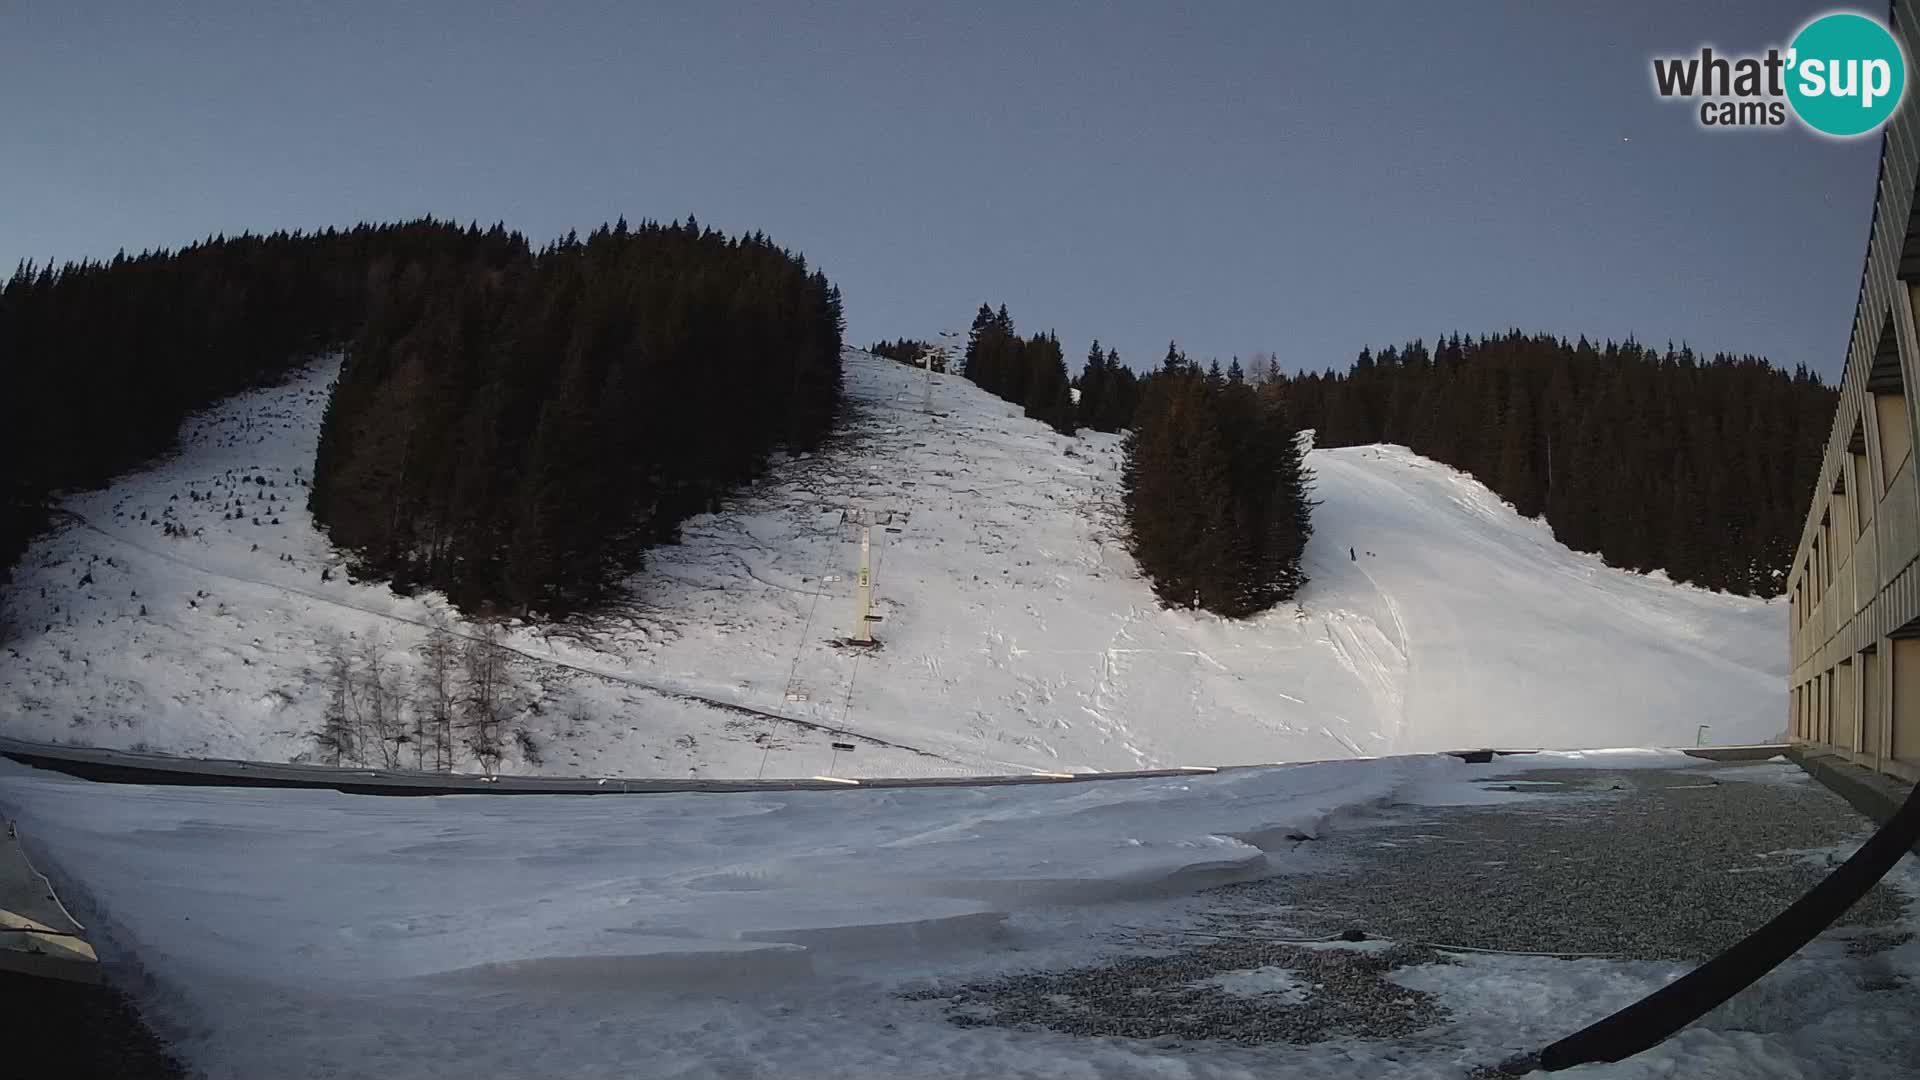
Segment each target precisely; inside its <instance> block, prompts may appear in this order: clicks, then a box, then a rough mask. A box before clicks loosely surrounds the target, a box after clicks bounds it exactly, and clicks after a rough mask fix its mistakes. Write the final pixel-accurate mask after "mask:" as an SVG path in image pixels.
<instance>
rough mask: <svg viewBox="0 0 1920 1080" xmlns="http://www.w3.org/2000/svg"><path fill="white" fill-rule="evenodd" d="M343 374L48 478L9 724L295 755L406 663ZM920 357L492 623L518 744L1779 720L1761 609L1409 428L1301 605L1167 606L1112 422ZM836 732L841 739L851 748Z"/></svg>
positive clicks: (1326, 471) (1193, 760)
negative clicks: (862, 631) (353, 524)
mask: <svg viewBox="0 0 1920 1080" xmlns="http://www.w3.org/2000/svg"><path fill="white" fill-rule="evenodd" d="M330 374H331V368H330V367H329V366H328V365H325V364H320V365H315V366H314V367H312V368H310V369H308V370H307V371H306V372H305V373H304V374H302V375H300V376H299V377H297V378H295V379H293V380H292V381H290V382H288V383H287V384H285V385H283V386H280V387H275V388H271V389H265V390H260V391H256V392H252V393H248V394H244V395H241V396H239V397H236V398H234V399H232V400H230V401H228V402H226V403H224V404H222V405H221V406H219V407H218V408H215V409H213V410H211V411H209V412H208V413H206V414H204V415H202V416H199V417H196V418H194V419H192V420H190V421H189V422H188V423H187V424H186V425H185V426H184V429H183V432H182V440H181V450H180V452H179V453H177V454H176V455H174V456H172V457H171V458H170V459H168V460H165V461H162V462H158V463H156V464H154V465H153V466H151V467H150V468H147V469H145V470H143V471H140V472H138V473H136V474H133V475H130V476H127V477H124V478H122V479H121V480H120V481H118V482H116V483H115V484H113V485H112V486H110V487H109V488H107V489H105V490H102V491H98V492H91V493H85V494H79V495H76V496H73V497H72V498H69V499H68V500H67V501H66V503H65V506H66V509H67V510H68V511H69V512H71V513H72V514H74V515H77V517H76V518H75V520H74V522H73V523H72V524H71V525H69V526H68V527H66V528H64V529H62V530H61V531H59V532H57V533H55V534H53V535H51V536H49V537H47V538H44V539H43V540H41V541H40V542H38V543H37V544H35V546H34V547H33V548H32V549H31V550H30V551H29V552H28V553H27V555H26V556H25V558H24V559H23V560H22V561H21V564H20V566H19V567H18V569H17V572H16V576H15V582H14V584H13V585H12V587H11V589H10V593H9V596H8V598H7V608H8V610H9V611H10V612H11V613H12V617H13V619H14V622H15V624H16V625H15V635H14V638H13V640H12V641H11V642H10V643H9V650H8V653H7V655H6V657H5V658H4V664H3V665H0V732H3V733H5V734H9V735H13V736H15V737H20V738H29V739H39V740H51V741H62V742H75V743H90V744H95V745H102V746H113V747H122V748H127V747H131V748H143V749H152V750H159V751H166V752H175V753H181V754H189V755H204V756H223V757H251V758H264V759H277V760H288V759H298V758H301V757H303V756H306V755H311V754H312V753H313V751H314V745H315V744H314V741H313V738H312V736H313V733H314V732H315V731H316V729H317V728H318V727H319V722H320V715H321V710H322V707H323V705H324V703H325V701H326V698H327V693H326V689H325V687H324V686H323V685H322V680H321V678H320V671H321V668H322V665H323V654H324V653H325V651H326V648H327V642H328V641H329V639H331V638H333V637H336V636H340V635H346V636H350V637H351V638H352V639H353V641H354V642H355V643H356V645H358V644H360V643H364V642H366V641H368V640H371V641H372V642H373V643H374V646H375V648H376V649H377V650H378V651H381V652H383V653H384V654H385V655H386V657H387V662H388V663H390V664H392V665H393V666H394V667H395V669H396V670H401V671H404V670H407V669H410V668H411V666H412V665H413V664H414V663H415V662H416V660H415V651H416V650H417V648H418V646H419V645H420V643H421V641H422V640H423V639H424V636H425V630H424V626H425V624H426V623H428V622H429V621H430V620H431V619H432V618H434V617H435V616H436V615H437V614H443V613H445V612H446V605H445V604H444V603H443V602H441V601H440V600H439V599H438V598H437V597H432V596H426V597H415V598H405V597H399V596H396V595H394V594H393V593H392V592H391V591H389V590H387V589H386V588H384V587H382V586H380V585H378V584H371V583H367V584H359V583H353V582H349V581H347V580H345V576H344V575H343V574H342V573H341V572H340V570H339V559H338V557H337V554H336V553H335V552H334V551H333V550H332V549H331V547H330V546H329V545H328V544H327V542H326V539H325V537H324V536H322V535H321V534H320V533H319V532H318V531H317V530H316V529H315V528H314V526H313V523H312V521H311V519H310V518H309V517H308V515H307V514H306V511H305V508H304V506H305V497H306V488H305V486H304V484H305V479H306V477H308V476H310V475H311V473H310V470H311V466H312V457H313V447H314V442H315V438H316V433H317V426H318V422H319V416H320V410H321V408H322V407H323V405H324V403H325V398H326V387H327V383H328V380H329V378H330ZM921 380H922V376H921V375H920V374H919V373H918V372H916V371H914V370H912V369H909V368H906V367H903V366H901V365H897V364H894V363H892V362H891V361H887V360H883V359H879V358H875V357H872V356H870V355H868V354H866V353H862V352H857V351H850V352H849V353H848V356H847V392H848V397H849V399H850V402H851V409H850V415H849V417H848V420H847V424H846V434H845V437H844V438H843V439H842V440H840V441H839V442H838V443H836V444H835V445H832V446H829V447H828V448H826V449H824V450H822V451H821V452H819V453H817V454H813V455H809V456H806V457H802V458H798V459H793V460H783V461H780V462H777V463H776V464H775V465H774V466H773V468H772V470H771V472H770V475H769V477H768V478H767V479H766V481H764V482H763V483H761V484H759V485H758V486H756V487H755V488H754V489H753V490H751V491H749V492H746V493H743V494H742V495H741V496H740V497H738V498H737V499H735V500H733V502H732V503H731V504H730V505H729V506H728V507H727V508H726V509H725V510H723V511H722V512H720V513H718V514H713V515H707V516H703V517H701V518H697V519H695V520H693V521H691V522H689V523H688V524H687V526H686V528H685V542H684V543H683V544H681V545H679V546H675V547H667V548H663V549H660V550H658V551H657V552H656V553H655V554H654V556H653V558H652V562H651V565H650V566H649V568H648V569H647V570H646V571H645V572H644V573H642V574H640V575H639V576H638V577H637V578H636V579H635V580H634V582H633V583H632V593H633V597H634V601H635V602H634V604H633V605H632V608H631V610H628V611H625V612H622V613H620V614H619V615H617V616H608V617H605V618H601V619H598V620H596V621H595V622H594V623H593V624H592V625H586V626H576V627H568V628H564V631H556V629H555V628H551V627H546V628H540V627H525V626H522V627H517V628H515V629H514V630H513V632H512V634H511V636H510V641H511V643H512V645H513V646H514V647H515V648H517V649H518V650H520V651H521V652H522V653H524V654H525V656H526V659H525V661H524V663H522V665H521V675H522V678H523V679H524V680H525V681H526V684H527V687H528V700H530V701H532V702H535V703H537V706H538V708H537V711H534V710H529V711H528V712H527V713H526V714H524V715H523V716H522V717H521V718H520V719H519V721H518V722H517V725H516V726H517V727H519V728H520V729H522V730H524V731H525V732H526V734H527V736H528V739H527V741H526V742H525V743H521V742H517V741H510V745H509V753H508V758H507V761H506V763H505V769H506V770H507V771H516V772H547V773H561V774H579V773H586V774H601V775H670V776H689V775H692V776H740V775H746V776H754V775H765V776H806V775H812V774H817V773H822V772H827V771H833V772H835V773H837V774H839V775H851V776H861V775H869V776H871V775H927V774H968V773H1004V772H1020V771H1028V770H1062V769H1065V770H1109V769H1130V768H1140V767H1156V766H1178V765H1186V764H1222V763H1247V762H1269V761H1299V760H1309V759H1325V758H1345V757H1357V756H1367V755H1378V754H1387V753H1408V752H1423V751H1431V750H1437V749H1447V748H1457V747H1464V746H1479V745H1495V746H1510V747H1533V746H1549V747H1593V746H1621V745H1676V744H1685V745H1691V744H1693V743H1694V741H1695V739H1696V735H1697V728H1698V726H1699V725H1701V724H1707V725H1711V728H1710V731H1709V732H1708V733H1707V740H1708V741H1709V742H1716V743H1723V744H1724V743H1737V742H1754V741H1764V740H1767V739H1770V738H1772V737H1774V736H1776V735H1777V734H1778V733H1779V732H1780V731H1781V730H1782V729H1783V728H1784V726H1785V724H1784V720H1783V718H1782V708H1783V706H1782V702H1783V701H1784V698H1783V696H1782V695H1781V693H1780V687H1781V686H1782V685H1783V682H1782V680H1783V679H1784V675H1785V648H1784V641H1785V630H1786V628H1785V617H1786V607H1785V605H1784V604H1781V603H1778V602H1775V603H1762V602H1759V601H1754V600H1750V599H1744V598H1738V597H1732V596H1727V595H1723V594H1715V593H1708V592H1704V591H1701V590H1698V589H1693V588H1686V587H1678V586H1674V585H1672V584H1670V583H1668V582H1666V581H1664V580H1662V579H1660V578H1659V577H1658V576H1643V575H1634V574H1629V573H1624V572H1621V571H1617V570H1612V569H1608V568H1607V567H1605V566H1604V565H1602V564H1601V563H1600V561H1599V560H1598V559H1596V558H1594V557H1591V556H1587V555H1582V554H1578V553H1574V552H1570V551H1568V550H1567V549H1565V548H1564V547H1562V546H1561V545H1559V544H1557V543H1556V542H1555V541H1554V540H1553V538H1552V535H1551V533H1550V531H1549V530H1548V529H1547V528H1546V526H1545V525H1544V524H1541V523H1539V522H1535V521H1526V520H1522V519H1520V518H1519V517H1518V516H1516V515H1515V514H1514V513H1513V512H1512V510H1511V509H1509V508H1508V507H1506V506H1505V505H1504V504H1502V503H1501V502H1500V501H1499V500H1498V498H1496V497H1495V496H1493V495H1492V494H1491V493H1490V492H1489V491H1488V490H1487V489H1486V488H1485V487H1484V486H1482V485H1481V484H1479V483H1477V482H1475V481H1473V480H1472V479H1470V478H1468V477H1466V476H1464V475H1462V474H1460V473H1458V472H1456V471H1454V470H1452V469H1449V468H1446V467H1443V466H1440V465H1437V464H1435V463H1433V462H1430V461H1427V460H1425V459H1423V458H1420V457H1418V456H1416V455H1414V454H1412V453H1410V452H1409V451H1407V450H1405V449H1403V448H1400V447H1391V446H1383V447H1359V448H1348V449H1338V450H1317V451H1314V452H1313V453H1312V454H1311V455H1310V457H1309V465H1310V466H1311V467H1312V469H1313V470H1314V473H1315V475H1316V478H1317V481H1316V497H1317V498H1318V499H1319V500H1320V506H1319V507H1318V509H1317V510H1316V511H1315V514H1314V523H1315V530H1316V532H1315V537H1314V540H1313V543H1312V545H1311V546H1310V548H1309V550H1308V564H1309V566H1308V568H1309V571H1310V573H1311V574H1312V578H1313V580H1312V583H1311V584H1310V585H1309V586H1308V587H1307V589H1306V590H1304V591H1303V592H1302V594H1301V595H1300V597H1299V602H1298V604H1297V605H1286V606H1284V607H1283V608H1282V609H1280V610H1276V611H1273V612H1270V613H1268V614H1266V615H1264V616H1262V617H1260V618H1257V619H1253V620H1250V621H1247V622H1243V623H1230V622H1225V621H1222V620H1220V619H1217V618H1214V617H1212V616H1208V615H1205V614H1195V613H1188V612H1167V611H1162V610H1160V609H1159V608H1158V607H1157V606H1156V604H1155V603H1154V601H1153V597H1152V595H1151V593H1150V592H1149V590H1148V589H1147V587H1146V585H1145V583H1144V582H1143V581H1142V580H1141V579H1140V577H1139V575H1138V572H1137V570H1136V569H1135V567H1134V564H1133V561H1132V559H1131V558H1130V557H1129V556H1128V555H1127V553H1126V551H1125V548H1124V545H1123V543H1122V540H1121V538H1120V534H1119V529H1120V512H1119V505H1118V501H1119V482H1118V471H1119V460H1120V452H1119V440H1118V439H1117V438H1115V437H1112V436H1104V435H1099V434H1095V433H1085V434H1083V435H1082V436H1081V437H1080V438H1078V439H1067V438H1064V437H1062V436H1059V435H1057V434H1055V433H1053V432H1052V431H1050V430H1049V429H1047V428H1046V427H1045V426H1043V425H1041V424H1038V423H1035V422H1033V421H1030V420H1027V419H1025V418H1024V417H1022V416H1020V415H1019V411H1018V410H1017V409H1016V408H1015V407H1013V406H1010V405H1008V404H1006V403H1005V402H1002V401H999V400H997V399H995V398H993V397H991V396H989V395H986V394H983V393H981V392H979V391H978V390H977V389H976V388H974V387H973V386H972V385H971V384H968V383H966V382H965V381H964V380H961V379H959V378H958V377H945V376H936V377H935V383H936V385H935V409H936V415H933V416H928V415H925V414H923V413H922V412H921V411H920V403H921V399H922V388H921ZM859 515H865V516H867V517H869V518H870V519H871V520H873V521H875V522H876V524H875V526H874V527H873V529H872V545H873V551H872V565H873V582H874V591H875V613H876V614H878V615H879V616H880V621H879V622H877V623H875V624H874V625H875V630H876V634H877V636H878V637H879V638H881V639H882V642H883V644H882V646H881V647H880V648H879V649H877V650H873V651H868V652H862V651H856V650H852V649H848V648H845V647H842V646H840V645H837V644H836V643H835V641H834V639H836V638H840V637H844V636H845V635H846V634H847V633H848V630H849V623H850V619H851V616H852V611H853V603H852V598H853V577H854V571H855V568H856V565H857V558H858V555H857V552H858V530H857V528H856V527H855V526H854V525H852V524H849V521H850V520H851V519H852V518H854V517H856V516H859ZM1349 548H1352V549H1353V550H1354V552H1355V553H1356V555H1357V558H1353V559H1350V558H1349V556H1348V550H1349ZM323 577H324V578H325V579H324V580H323ZM143 612H144V613H143ZM809 725H810V726H809ZM834 731H844V732H845V733H846V735H845V736H844V739H845V741H848V742H852V743H854V744H855V745H856V746H857V747H858V749H857V750H856V751H855V752H853V753H841V754H837V755H836V754H835V753H834V751H833V750H832V749H831V747H830V745H829V744H830V742H832V741H836V740H837V739H840V738H843V737H842V736H835V735H833V734H832V732H834ZM462 768H465V769H471V768H473V763H472V761H471V760H466V761H463V762H462Z"/></svg>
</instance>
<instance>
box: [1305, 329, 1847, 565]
mask: <svg viewBox="0 0 1920 1080" xmlns="http://www.w3.org/2000/svg"><path fill="white" fill-rule="evenodd" d="M1280 385H1281V392H1282V393H1283V394H1284V397H1285V399H1286V402H1287V408H1288V411H1289V413H1290V415H1292V416H1293V417H1294V418H1295V419H1296V420H1297V421H1298V423H1299V425H1300V426H1301V427H1306V428H1313V429H1315V431H1316V438H1315V442H1316V444H1317V445H1320V446H1354V445H1364V444H1367V443H1379V442H1386V443H1398V444H1401V445H1404V446H1407V447H1409V448H1411V449H1412V450H1414V451H1415V452H1417V453H1419V454H1422V455H1424V456H1426V457H1430V458H1433V459H1434V460H1436V461H1440V462H1444V463H1446V464H1448V465H1452V466H1454V467H1455V468H1458V469H1461V470H1463V471H1465V472H1468V473H1471V474H1472V475H1473V476H1474V477H1476V478H1477V479H1479V480H1480V481H1481V482H1482V483H1484V484H1486V485H1487V486H1488V487H1490V488H1492V489H1493V490H1494V491H1495V492H1497V493H1499V495H1500V496H1501V498H1503V499H1505V500H1507V501H1508V502H1509V503H1512V504H1513V506H1514V508H1515V509H1517V510H1518V511H1519V512H1520V513H1521V514H1524V515H1526V516H1529V517H1532V516H1536V515H1541V514H1544V515H1545V516H1546V520H1547V522H1548V524H1550V525H1551V526H1552V527H1553V531H1554V535H1555V536H1556V537H1557V538H1558V539H1559V540H1560V542H1561V543H1563V544H1566V545H1567V546H1568V547H1571V548H1573V549H1575V550H1578V551H1590V552H1597V553H1598V554H1600V555H1601V556H1602V557H1604V558H1605V559H1606V560H1607V562H1608V563H1609V564H1611V565H1614V566H1619V567H1624V568H1627V569H1631V570H1653V569H1656V568H1658V569H1664V570H1666V571H1667V573H1668V574H1669V575H1670V576H1671V577H1673V578H1674V579H1675V580H1677V581H1684V582H1691V583H1694V584H1697V585H1702V586H1705V587H1708V588H1714V589H1724V590H1726V591H1728V592H1733V593H1739V594H1744V595H1752V596H1763V597H1764V596H1775V595H1778V594H1779V593H1780V591H1781V589H1782V588H1783V586H1784V583H1785V580H1786V578H1785V574H1786V570H1787V566H1788V563H1789V562H1790V561H1791V559H1792V558H1793V550H1794V546H1795V544H1796V543H1797V542H1798V540H1799V536H1800V528H1801V525H1802V524H1803V522H1804V519H1805V515H1806V508H1807V499H1808V495H1809V493H1810V492H1811V491H1812V489H1813V483H1814V479H1815V474H1816V472H1817V470H1818V469H1819V465H1820V455H1821V447H1822V445H1823V443H1824V442H1825V440H1826V437H1827V434H1828V428H1829V426H1830V425H1831V424H1832V421H1833V410H1834V407H1835V401H1836V394H1835V392H1834V391H1833V390H1832V389H1830V388H1828V387H1827V386H1825V385H1823V384H1822V383H1821V381H1820V378H1819V377H1818V376H1817V375H1814V374H1811V373H1809V372H1808V371H1807V370H1806V369H1805V368H1804V367H1801V368H1797V369H1796V370H1794V371H1792V372H1786V371H1783V370H1781V369H1779V368H1776V367H1773V366H1772V365H1770V364H1768V363H1767V362H1766V361H1765V360H1763V359H1760V358H1758V357H1754V356H1726V355H1716V356H1714V357H1712V358H1711V359H1707V358H1703V357H1700V356H1696V355H1695V354H1694V353H1693V352H1692V351H1691V350H1690V349H1686V348H1680V349H1675V348H1673V347H1671V346H1669V347H1668V348H1666V349H1665V350H1657V349H1649V348H1645V347H1643V346H1641V345H1640V344H1638V343H1636V342H1633V341H1631V340H1629V341H1626V342H1624V343H1614V342H1611V341H1609V342H1606V343H1605V344H1601V345H1595V344H1593V343H1592V342H1590V341H1588V340H1587V339H1586V338H1584V337H1582V338H1580V339H1579V340H1577V341H1573V342H1569V341H1566V340H1564V339H1560V338H1556V337H1553V336H1551V335H1528V334H1522V333H1520V332H1518V331H1514V332H1510V333H1507V334H1503V335H1497V336H1488V337H1482V338H1477V339H1476V338H1471V337H1461V336H1459V335H1457V334H1456V335H1454V336H1451V337H1448V338H1446V339H1444V340H1442V341H1441V342H1439V343H1438V345H1436V346H1435V347H1434V348H1433V349H1431V350H1429V349H1428V348H1427V346H1426V345H1424V344H1423V343H1421V342H1419V341H1415V342H1412V343H1410V344H1407V345H1404V346H1401V347H1398V348H1396V347H1392V346H1389V347H1387V348H1385V349H1382V350H1381V351H1380V352H1378V353H1374V352H1372V351H1371V350H1362V352H1361V353H1360V356H1359V358H1358V360H1357V361H1356V362H1355V363H1354V364H1353V366H1352V368H1351V369H1349V370H1348V371H1346V372H1344V373H1334V372H1326V373H1310V374H1301V375H1296V376H1291V377H1282V378H1281V379H1280Z"/></svg>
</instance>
